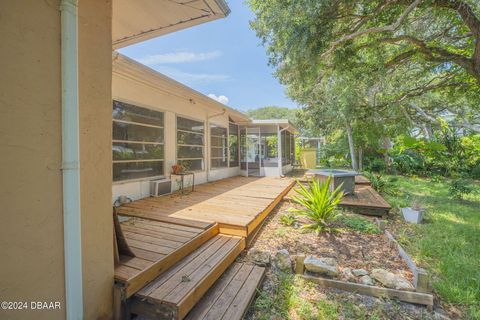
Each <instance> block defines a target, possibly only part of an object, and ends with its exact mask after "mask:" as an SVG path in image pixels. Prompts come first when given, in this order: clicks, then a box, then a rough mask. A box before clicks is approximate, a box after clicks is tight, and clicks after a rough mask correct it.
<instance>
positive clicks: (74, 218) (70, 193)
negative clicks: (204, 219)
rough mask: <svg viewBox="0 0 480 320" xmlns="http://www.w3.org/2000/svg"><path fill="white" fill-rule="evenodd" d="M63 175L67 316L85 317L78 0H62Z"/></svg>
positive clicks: (68, 317)
mask: <svg viewBox="0 0 480 320" xmlns="http://www.w3.org/2000/svg"><path fill="white" fill-rule="evenodd" d="M60 10H61V29H62V31H61V32H62V35H61V61H62V62H61V70H62V175H63V232H64V235H63V237H64V255H65V301H66V315H67V319H69V320H73V319H75V320H76V319H79V320H80V319H83V277H82V239H81V219H80V157H79V149H80V147H79V124H78V123H79V115H78V114H79V110H78V53H77V50H78V48H77V44H78V40H77V34H78V30H77V24H78V23H77V0H61V4H60Z"/></svg>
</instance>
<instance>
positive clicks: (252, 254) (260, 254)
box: [247, 248, 270, 267]
mask: <svg viewBox="0 0 480 320" xmlns="http://www.w3.org/2000/svg"><path fill="white" fill-rule="evenodd" d="M247 258H248V260H250V261H252V262H253V263H255V264H256V265H259V266H262V267H266V266H268V265H269V264H270V253H269V252H266V251H262V250H258V249H256V248H252V249H250V250H248V253H247Z"/></svg>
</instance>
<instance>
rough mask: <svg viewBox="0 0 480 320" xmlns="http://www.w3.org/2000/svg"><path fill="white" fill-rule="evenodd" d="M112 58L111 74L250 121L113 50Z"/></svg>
mask: <svg viewBox="0 0 480 320" xmlns="http://www.w3.org/2000/svg"><path fill="white" fill-rule="evenodd" d="M112 60H113V65H112V72H113V74H116V75H119V76H121V77H126V78H128V79H134V80H137V81H140V82H141V83H143V84H145V85H147V86H149V87H152V88H154V89H157V90H160V91H163V92H167V93H174V94H175V95H178V96H181V97H183V98H184V99H187V100H189V101H190V102H194V101H199V102H202V104H203V105H204V106H205V107H206V108H209V109H211V110H212V112H215V113H217V114H218V113H220V112H225V113H227V114H228V116H230V117H231V118H232V119H233V120H234V121H235V122H243V121H245V122H249V121H250V119H249V118H248V116H247V115H246V114H243V113H242V112H240V111H238V110H235V109H233V108H231V107H229V106H226V105H224V104H223V103H220V102H218V101H217V100H214V99H212V98H210V97H207V96H206V95H204V94H202V93H200V92H198V91H196V90H194V89H192V88H190V87H187V86H186V85H184V84H182V83H180V82H178V81H175V80H173V79H172V78H169V77H167V76H166V75H164V74H161V73H160V72H157V71H155V70H153V69H151V68H149V67H147V66H145V65H143V64H141V63H139V62H137V61H135V60H133V59H130V58H128V57H127V56H124V55H122V54H120V53H118V52H113V54H112ZM172 90H173V91H172Z"/></svg>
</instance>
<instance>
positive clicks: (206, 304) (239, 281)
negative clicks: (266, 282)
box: [185, 263, 265, 320]
mask: <svg viewBox="0 0 480 320" xmlns="http://www.w3.org/2000/svg"><path fill="white" fill-rule="evenodd" d="M264 273H265V268H262V267H258V266H253V265H248V264H241V263H234V264H233V265H232V266H231V267H230V268H229V269H228V270H227V271H226V272H225V273H224V274H223V275H222V277H221V278H220V279H219V280H218V281H217V282H216V283H215V284H214V285H213V286H212V288H210V290H209V291H208V292H207V293H206V294H205V296H204V297H203V298H202V299H201V300H200V301H199V302H198V304H197V305H196V306H195V307H194V308H193V309H192V311H190V313H189V314H188V315H187V317H186V318H185V320H207V319H218V320H221V319H223V320H240V319H242V317H243V315H244V314H245V312H246V310H247V309H248V306H249V304H250V302H251V300H252V299H253V297H254V296H255V292H256V288H257V287H258V286H259V285H260V283H261V280H262V279H263V276H264Z"/></svg>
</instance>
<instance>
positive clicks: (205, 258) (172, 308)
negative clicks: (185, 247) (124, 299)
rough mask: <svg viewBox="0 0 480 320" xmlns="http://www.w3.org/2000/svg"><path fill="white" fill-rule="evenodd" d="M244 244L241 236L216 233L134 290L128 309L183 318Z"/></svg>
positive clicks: (171, 317) (162, 317)
mask: <svg viewBox="0 0 480 320" xmlns="http://www.w3.org/2000/svg"><path fill="white" fill-rule="evenodd" d="M244 248H245V239H244V238H242V237H236V236H229V235H221V234H219V235H216V236H215V237H213V238H212V239H210V240H209V241H207V242H205V243H204V244H203V245H202V246H200V247H199V248H198V249H196V250H195V251H193V252H192V253H190V254H189V255H188V256H186V257H185V258H183V259H182V260H180V261H179V262H178V263H177V264H176V265H175V266H173V267H172V268H170V269H169V270H168V271H166V272H164V273H162V274H161V275H160V276H159V277H158V278H156V279H155V280H154V281H152V282H151V283H150V284H148V285H147V286H145V287H144V288H142V289H141V290H140V291H139V292H138V293H137V294H135V296H134V297H133V298H132V301H131V303H130V311H131V313H133V314H137V315H141V316H144V317H145V316H146V317H148V318H152V319H183V318H184V317H185V316H186V315H187V313H188V312H189V311H190V310H191V309H192V307H193V306H194V305H195V304H196V303H197V302H198V301H199V300H200V299H201V298H202V296H203V295H204V294H205V293H206V292H207V291H208V289H209V288H210V287H211V286H212V284H213V283H215V281H217V279H218V278H219V277H220V276H221V275H222V273H223V272H224V271H225V270H226V269H227V268H228V267H229V266H230V264H232V263H233V261H234V260H235V258H236V257H237V256H238V254H240V252H241V251H242V250H243V249H244Z"/></svg>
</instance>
